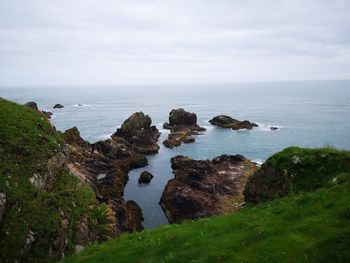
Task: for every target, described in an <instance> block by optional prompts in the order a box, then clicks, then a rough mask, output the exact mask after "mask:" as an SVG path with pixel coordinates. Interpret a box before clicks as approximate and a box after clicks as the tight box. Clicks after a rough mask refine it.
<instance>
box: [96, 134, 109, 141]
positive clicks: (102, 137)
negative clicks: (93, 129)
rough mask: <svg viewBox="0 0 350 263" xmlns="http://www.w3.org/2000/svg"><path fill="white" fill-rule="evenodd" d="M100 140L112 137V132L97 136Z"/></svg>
mask: <svg viewBox="0 0 350 263" xmlns="http://www.w3.org/2000/svg"><path fill="white" fill-rule="evenodd" d="M97 138H98V139H99V140H107V139H110V138H111V134H102V135H100V136H98V137H97Z"/></svg>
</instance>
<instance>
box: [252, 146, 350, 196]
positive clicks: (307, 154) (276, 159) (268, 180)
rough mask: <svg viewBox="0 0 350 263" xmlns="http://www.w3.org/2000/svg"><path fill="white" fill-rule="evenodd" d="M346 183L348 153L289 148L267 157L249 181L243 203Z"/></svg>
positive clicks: (349, 168) (349, 166) (349, 162)
mask: <svg viewBox="0 0 350 263" xmlns="http://www.w3.org/2000/svg"><path fill="white" fill-rule="evenodd" d="M345 181H350V152H349V151H341V150H337V149H335V148H329V147H327V148H320V149H305V148H299V147H289V148H286V149H285V150H283V151H281V152H279V153H276V154H274V155H272V156H271V157H270V158H268V159H267V160H266V162H265V163H264V164H263V165H262V166H261V168H260V169H259V170H258V171H257V172H256V173H255V174H254V175H253V176H252V177H251V178H250V180H249V181H248V183H247V187H246V190H247V191H246V200H247V201H252V202H255V201H256V200H257V199H258V200H259V201H260V202H261V201H268V200H272V199H274V198H279V197H283V196H286V195H290V194H297V193H301V192H307V191H313V190H316V189H318V188H322V187H328V186H331V185H334V184H337V183H341V182H345ZM251 189H253V191H252V190H251ZM248 193H249V194H248Z"/></svg>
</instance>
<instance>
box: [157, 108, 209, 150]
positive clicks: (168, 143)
mask: <svg viewBox="0 0 350 263" xmlns="http://www.w3.org/2000/svg"><path fill="white" fill-rule="evenodd" d="M163 128H164V129H169V130H170V134H169V135H168V139H166V140H165V141H164V142H163V144H164V146H165V147H167V148H170V149H172V148H174V147H178V146H180V145H181V143H192V142H195V138H194V136H193V135H199V134H200V133H199V132H202V131H205V130H206V129H205V128H203V127H200V126H199V125H198V124H197V115H196V114H195V113H193V112H187V111H185V110H184V109H181V108H180V109H174V110H172V111H171V112H170V113H169V123H164V124H163Z"/></svg>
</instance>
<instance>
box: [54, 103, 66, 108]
mask: <svg viewBox="0 0 350 263" xmlns="http://www.w3.org/2000/svg"><path fill="white" fill-rule="evenodd" d="M53 108H54V109H62V108H64V106H63V105H62V104H59V103H57V104H55V105H54V106H53Z"/></svg>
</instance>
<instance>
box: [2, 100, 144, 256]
mask: <svg viewBox="0 0 350 263" xmlns="http://www.w3.org/2000/svg"><path fill="white" fill-rule="evenodd" d="M144 165H147V159H146V158H145V157H144V156H142V155H139V154H136V153H135V151H134V150H133V149H132V148H131V146H130V144H129V143H128V142H127V141H123V140H122V139H120V140H107V141H104V142H98V143H95V144H90V143H88V142H86V141H84V140H83V139H82V138H81V137H80V134H79V131H78V130H77V129H76V128H72V129H70V130H68V131H66V132H65V133H64V134H60V133H59V132H57V131H56V130H55V128H54V127H52V126H51V125H50V123H49V122H48V120H47V118H46V116H45V115H44V114H42V113H41V112H40V111H38V109H36V108H32V107H28V106H27V107H23V106H20V105H18V104H15V103H12V102H9V101H6V100H4V99H0V247H1V249H0V258H1V260H2V261H4V262H24V261H25V262H46V261H52V260H59V259H61V258H63V257H64V256H66V255H69V254H72V253H74V252H75V251H77V252H79V251H81V250H82V249H83V248H84V247H85V246H86V245H87V244H91V243H94V242H97V241H102V240H107V239H110V238H112V237H116V236H118V235H119V234H120V233H122V232H126V231H134V230H140V229H142V225H141V222H142V221H143V218H142V213H141V210H140V208H139V207H138V205H137V204H136V203H135V202H132V201H129V202H125V201H124V199H123V198H122V195H123V189H124V186H125V184H126V182H127V180H128V177H127V172H128V171H129V170H130V169H132V168H133V167H142V166H144Z"/></svg>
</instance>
